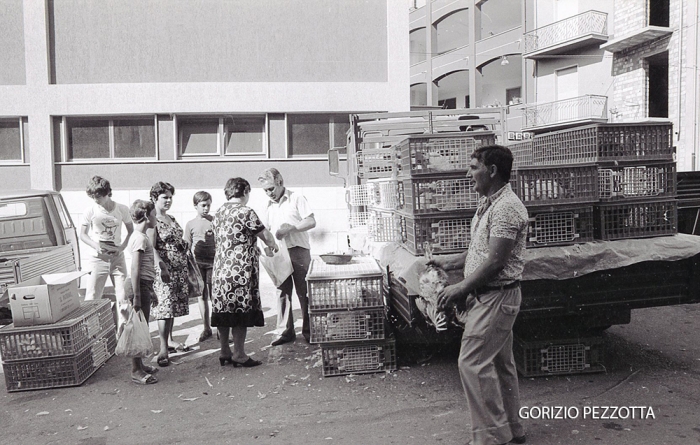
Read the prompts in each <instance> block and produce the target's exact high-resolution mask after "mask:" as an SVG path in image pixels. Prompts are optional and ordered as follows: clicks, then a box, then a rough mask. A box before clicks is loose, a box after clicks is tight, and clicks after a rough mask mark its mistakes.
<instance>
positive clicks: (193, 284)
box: [187, 252, 204, 298]
mask: <svg viewBox="0 0 700 445" xmlns="http://www.w3.org/2000/svg"><path fill="white" fill-rule="evenodd" d="M187 281H188V282H189V297H190V298H199V297H201V296H202V294H203V293H204V279H203V278H202V273H201V272H200V271H199V266H197V263H196V262H195V261H194V257H193V256H192V254H191V253H189V252H188V253H187Z"/></svg>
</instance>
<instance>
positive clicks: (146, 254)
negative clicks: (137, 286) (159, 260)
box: [129, 231, 156, 281]
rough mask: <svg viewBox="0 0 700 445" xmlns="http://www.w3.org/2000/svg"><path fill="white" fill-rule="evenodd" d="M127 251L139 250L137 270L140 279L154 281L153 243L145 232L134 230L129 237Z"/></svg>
mask: <svg viewBox="0 0 700 445" xmlns="http://www.w3.org/2000/svg"><path fill="white" fill-rule="evenodd" d="M129 252H131V253H132V255H133V253H134V252H141V258H140V259H141V261H140V262H139V271H141V279H142V280H146V281H154V280H155V279H156V267H155V257H154V255H153V245H152V244H151V241H150V240H149V239H148V237H147V236H146V234H145V233H141V232H139V231H134V233H132V234H131V238H129Z"/></svg>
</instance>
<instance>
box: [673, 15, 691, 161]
mask: <svg viewBox="0 0 700 445" xmlns="http://www.w3.org/2000/svg"><path fill="white" fill-rule="evenodd" d="M679 9H680V14H681V23H680V28H679V30H678V31H679V36H678V37H679V40H680V42H679V44H678V130H676V141H680V140H681V116H682V113H683V108H682V102H683V101H682V100H681V98H682V97H683V87H682V85H683V16H684V15H685V14H683V2H682V1H681V7H680V8H679ZM693 151H695V150H694V149H693Z"/></svg>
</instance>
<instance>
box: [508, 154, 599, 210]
mask: <svg viewBox="0 0 700 445" xmlns="http://www.w3.org/2000/svg"><path fill="white" fill-rule="evenodd" d="M515 177H516V182H517V184H516V187H515V188H514V190H515V191H516V193H517V194H518V197H520V199H521V200H522V202H523V204H525V205H526V206H530V205H543V204H546V205H554V204H580V203H591V204H592V203H594V202H596V201H598V198H599V197H598V188H599V184H598V168H597V167H596V165H595V164H590V165H569V166H552V167H525V168H521V169H519V170H518V171H517V172H515Z"/></svg>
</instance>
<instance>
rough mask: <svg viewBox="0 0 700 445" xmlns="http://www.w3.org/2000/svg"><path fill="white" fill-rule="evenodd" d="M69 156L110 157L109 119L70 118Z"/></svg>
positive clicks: (72, 157) (84, 157)
mask: <svg viewBox="0 0 700 445" xmlns="http://www.w3.org/2000/svg"><path fill="white" fill-rule="evenodd" d="M68 157H69V158H71V159H91V158H105V159H108V158H109V120H97V119H70V120H68Z"/></svg>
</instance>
